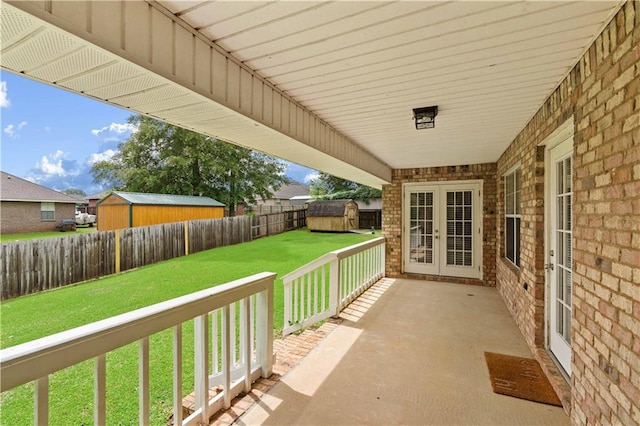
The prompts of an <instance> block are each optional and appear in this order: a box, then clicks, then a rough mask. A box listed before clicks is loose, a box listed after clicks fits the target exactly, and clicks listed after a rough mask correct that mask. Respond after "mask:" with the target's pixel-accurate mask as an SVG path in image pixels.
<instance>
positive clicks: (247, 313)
mask: <svg viewBox="0 0 640 426" xmlns="http://www.w3.org/2000/svg"><path fill="white" fill-rule="evenodd" d="M275 276H276V274H274V273H270V272H263V273H260V274H256V275H252V276H250V277H246V278H243V279H240V280H236V281H232V282H230V283H227V284H223V285H219V286H216V287H213V288H210V289H207V290H203V291H199V292H196V293H192V294H188V295H186V296H182V297H178V298H175V299H172V300H168V301H166V302H162V303H158V304H156V305H152V306H148V307H146V308H142V309H138V310H136V311H132V312H129V313H126V314H122V315H118V316H115V317H112V318H108V319H105V320H102V321H98V322H94V323H92V324H87V325H84V326H81V327H78V328H74V329H72V330H68V331H64V332H61V333H57V334H54V335H51V336H47V337H44V338H41V339H38V340H34V341H31V342H27V343H24V344H21V345H17V346H14V347H10V348H7V349H3V350H2V351H0V391H2V392H4V391H7V390H9V389H12V388H14V387H16V386H19V385H22V384H24V383H28V382H35V397H34V399H35V417H34V423H35V424H48V423H49V410H48V402H49V375H51V374H53V373H55V372H57V371H59V370H62V369H64V368H66V367H69V366H72V365H75V364H78V363H80V362H82V361H85V360H88V359H92V358H93V359H94V365H95V367H94V423H95V424H97V425H102V424H105V423H106V421H107V414H108V413H107V410H106V354H107V353H109V352H111V351H113V350H115V349H117V348H120V347H123V346H125V345H127V344H130V343H132V342H136V341H137V342H139V351H138V352H139V360H138V366H139V368H138V371H139V380H138V383H139V386H138V398H137V401H132V402H131V403H132V404H136V403H137V404H138V407H139V410H138V411H139V415H138V418H139V423H140V424H144V425H146V424H149V399H150V396H149V368H150V366H149V364H150V362H149V337H150V336H151V335H153V334H155V333H158V332H160V331H163V330H167V329H173V348H172V351H173V420H174V421H173V424H174V425H180V424H182V425H191V424H196V423H203V424H209V417H210V415H212V414H214V413H215V412H216V411H218V410H219V409H221V408H228V407H230V405H231V399H232V398H233V397H235V396H236V395H238V394H239V393H240V392H243V391H244V392H248V391H249V390H250V389H251V383H252V382H253V381H254V380H256V379H257V378H258V377H260V376H262V377H269V376H270V375H271V370H272V364H273V283H274V280H275ZM236 309H237V312H236ZM191 320H193V321H194V327H193V328H194V332H195V336H194V347H195V348H194V354H195V355H194V356H195V358H194V361H195V366H194V383H195V385H194V387H195V389H194V392H195V402H196V403H195V411H194V412H193V413H191V414H190V415H189V416H188V417H186V418H184V419H183V411H182V410H183V408H182V399H183V394H182V385H183V381H182V365H183V363H182V328H183V324H184V323H186V322H188V321H191ZM236 323H237V326H236ZM168 350H169V349H168ZM209 357H211V358H209ZM210 362H211V364H210ZM217 385H221V387H222V391H221V392H220V393H218V394H216V395H215V396H213V397H210V396H209V388H211V387H213V386H217ZM61 397H64V396H61Z"/></svg>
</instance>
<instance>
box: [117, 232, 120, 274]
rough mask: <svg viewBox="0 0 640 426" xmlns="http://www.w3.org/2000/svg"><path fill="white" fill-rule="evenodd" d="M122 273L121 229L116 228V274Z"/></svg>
mask: <svg viewBox="0 0 640 426" xmlns="http://www.w3.org/2000/svg"><path fill="white" fill-rule="evenodd" d="M119 273H120V230H119V229H116V274H119Z"/></svg>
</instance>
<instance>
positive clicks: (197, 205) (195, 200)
mask: <svg viewBox="0 0 640 426" xmlns="http://www.w3.org/2000/svg"><path fill="white" fill-rule="evenodd" d="M223 216H224V204H222V203H220V202H218V201H216V200H214V199H213V198H209V197H197V196H190V195H166V194H143V193H139V192H120V191H114V192H112V193H111V194H109V195H108V196H107V197H106V198H104V199H102V200H100V201H99V202H98V229H99V230H100V231H110V230H114V229H122V228H132V227H135V226H147V225H158V224H160V223H170V222H182V221H186V220H196V219H214V218H220V217H223Z"/></svg>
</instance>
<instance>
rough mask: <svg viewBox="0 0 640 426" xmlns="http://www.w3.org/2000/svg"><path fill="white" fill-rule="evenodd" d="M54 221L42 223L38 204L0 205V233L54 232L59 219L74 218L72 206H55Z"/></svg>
mask: <svg viewBox="0 0 640 426" xmlns="http://www.w3.org/2000/svg"><path fill="white" fill-rule="evenodd" d="M55 209H56V210H55V213H54V218H55V219H54V220H50V221H43V220H42V219H41V215H40V203H27V202H17V201H3V202H2V203H1V204H0V225H1V226H0V232H1V233H3V234H18V233H23V232H43V231H55V229H56V223H59V222H60V220H61V219H73V218H75V205H74V204H60V203H57V204H56V205H55Z"/></svg>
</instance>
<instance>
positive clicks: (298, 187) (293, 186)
mask: <svg viewBox="0 0 640 426" xmlns="http://www.w3.org/2000/svg"><path fill="white" fill-rule="evenodd" d="M300 197H308V198H300ZM310 198H311V192H310V191H309V187H308V186H307V185H304V184H301V183H299V182H292V183H290V184H287V185H282V186H281V187H280V188H279V189H278V190H277V191H274V192H273V195H272V196H271V198H268V199H266V200H258V201H257V205H264V206H302V205H304V203H305V201H306V200H308V199H310Z"/></svg>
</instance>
